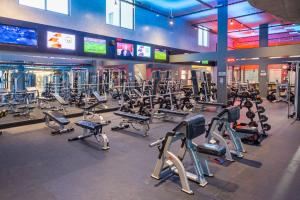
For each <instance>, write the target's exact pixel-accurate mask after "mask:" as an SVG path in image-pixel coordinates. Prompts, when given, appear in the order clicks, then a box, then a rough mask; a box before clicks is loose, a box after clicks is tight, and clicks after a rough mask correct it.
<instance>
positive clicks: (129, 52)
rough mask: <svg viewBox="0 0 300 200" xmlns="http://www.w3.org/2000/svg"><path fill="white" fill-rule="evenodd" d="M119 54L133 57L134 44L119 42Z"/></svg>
mask: <svg viewBox="0 0 300 200" xmlns="http://www.w3.org/2000/svg"><path fill="white" fill-rule="evenodd" d="M117 54H118V56H122V57H133V44H127V43H117Z"/></svg>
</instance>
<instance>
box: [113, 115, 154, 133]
mask: <svg viewBox="0 0 300 200" xmlns="http://www.w3.org/2000/svg"><path fill="white" fill-rule="evenodd" d="M114 114H115V115H118V116H120V117H122V118H123V120H122V121H121V122H120V124H119V125H118V126H114V127H112V128H111V130H112V131H117V130H122V129H126V128H129V126H130V125H131V126H132V128H134V129H136V130H140V129H139V128H137V127H136V126H135V125H139V126H141V127H142V129H143V132H144V136H148V131H149V129H150V126H149V124H150V119H151V118H150V117H147V116H143V115H137V114H133V113H129V112H123V111H116V112H114Z"/></svg>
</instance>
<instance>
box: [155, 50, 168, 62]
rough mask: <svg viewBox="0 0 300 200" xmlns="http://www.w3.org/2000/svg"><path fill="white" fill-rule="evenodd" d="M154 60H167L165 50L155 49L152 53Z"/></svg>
mask: <svg viewBox="0 0 300 200" xmlns="http://www.w3.org/2000/svg"><path fill="white" fill-rule="evenodd" d="M154 59H155V60H163V61H166V60H167V50H166V49H157V48H156V49H155V51H154Z"/></svg>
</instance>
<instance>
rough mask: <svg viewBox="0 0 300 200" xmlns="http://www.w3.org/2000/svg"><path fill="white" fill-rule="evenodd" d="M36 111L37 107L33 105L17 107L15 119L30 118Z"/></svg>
mask: <svg viewBox="0 0 300 200" xmlns="http://www.w3.org/2000/svg"><path fill="white" fill-rule="evenodd" d="M33 109H35V106H32V105H28V104H27V105H23V106H20V107H17V109H16V111H15V112H14V114H13V116H14V117H21V116H27V117H29V116H30V113H31V112H32V111H33Z"/></svg>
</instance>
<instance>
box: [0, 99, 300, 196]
mask: <svg viewBox="0 0 300 200" xmlns="http://www.w3.org/2000/svg"><path fill="white" fill-rule="evenodd" d="M266 106H267V109H268V113H267V115H268V116H269V120H270V123H271V124H272V130H271V131H270V136H269V137H268V138H267V139H266V140H264V141H263V143H262V146H261V147H256V146H248V145H246V146H245V147H246V149H247V150H248V153H247V154H245V158H244V159H242V160H241V159H239V160H237V161H236V162H234V163H231V164H229V165H227V164H226V165H224V166H222V165H219V164H216V163H210V166H211V170H212V171H213V172H214V174H215V177H212V178H207V180H208V182H209V184H208V185H207V186H206V187H204V188H202V187H200V186H198V185H197V184H196V183H191V186H192V189H193V191H194V193H195V194H194V195H187V194H185V193H183V192H181V190H180V185H179V180H178V178H177V177H176V176H171V177H168V178H166V179H164V180H163V181H157V180H154V179H152V178H151V177H150V175H151V172H152V170H153V167H154V165H155V161H156V158H157V155H158V152H157V149H155V148H149V147H148V144H149V143H150V142H152V141H154V140H156V139H157V138H159V137H161V136H163V135H164V134H165V133H166V131H168V130H171V129H172V128H173V127H174V126H175V125H176V124H174V123H165V122H157V123H155V124H152V125H151V131H150V136H149V137H147V138H144V137H142V136H140V135H138V134H134V133H132V132H130V131H123V132H111V131H110V126H107V127H105V129H104V130H105V131H106V132H107V134H108V137H109V139H110V145H111V149H110V150H109V151H102V150H101V148H100V146H99V145H98V144H96V143H95V142H94V140H93V138H90V139H88V140H87V141H85V142H72V143H70V142H67V139H68V138H70V137H72V136H75V135H78V134H80V133H81V129H80V128H78V127H75V126H74V127H75V132H74V133H71V134H65V135H58V136H52V135H50V130H49V129H48V128H46V127H45V126H44V124H36V125H32V126H24V127H18V128H11V129H6V130H5V131H4V133H3V135H2V136H0V200H95V199H99V200H129V199H130V200H139V199H145V200H156V199H157V200H158V199H159V200H162V199H166V200H169V199H172V200H177V199H178V200H179V199H180V200H181V199H201V200H208V199H214V200H221V199H222V200H223V199H228V200H229V199H230V200H233V199H236V200H248V199H249V200H265V199H274V200H283V199H288V200H299V199H300V167H299V165H300V122H298V121H297V122H295V123H293V124H292V122H293V120H291V119H287V118H286V113H287V110H286V105H285V104H284V103H283V104H281V103H277V104H272V105H266ZM203 114H204V115H205V116H207V118H210V117H211V116H213V115H214V114H215V113H203ZM103 116H104V117H105V119H107V120H112V124H115V123H117V122H118V121H119V119H120V118H119V117H116V116H114V115H113V114H112V113H105V114H103ZM78 119H79V118H77V119H72V121H76V120H78ZM202 140H203V138H202V139H198V140H197V142H201V141H202ZM186 163H187V165H189V164H190V161H189V160H187V161H186Z"/></svg>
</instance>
